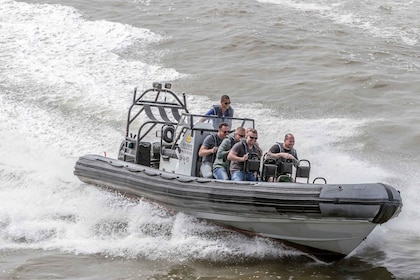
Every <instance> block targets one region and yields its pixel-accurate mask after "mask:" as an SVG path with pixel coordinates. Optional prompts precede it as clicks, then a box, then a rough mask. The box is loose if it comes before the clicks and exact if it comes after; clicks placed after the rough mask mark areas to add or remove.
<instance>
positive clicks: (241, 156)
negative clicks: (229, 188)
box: [227, 129, 261, 181]
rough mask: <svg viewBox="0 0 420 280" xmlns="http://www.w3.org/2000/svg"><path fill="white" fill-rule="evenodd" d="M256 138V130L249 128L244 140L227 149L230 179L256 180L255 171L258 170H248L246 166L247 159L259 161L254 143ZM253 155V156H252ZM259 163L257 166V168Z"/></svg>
mask: <svg viewBox="0 0 420 280" xmlns="http://www.w3.org/2000/svg"><path fill="white" fill-rule="evenodd" d="M257 139H258V132H257V130H255V129H250V130H249V131H248V133H247V135H246V140H245V141H243V140H242V141H240V142H238V143H236V144H235V145H233V147H232V149H231V150H230V151H229V154H228V156H227V159H228V160H230V161H231V162H230V174H231V177H232V181H256V180H257V178H256V177H255V173H256V172H258V170H249V169H247V168H246V167H247V166H246V163H247V161H250V160H251V159H252V160H257V164H258V162H259V158H260V156H261V155H260V154H259V151H258V147H257V145H255V143H256V142H257ZM254 157H255V158H254ZM258 167H259V165H258V166H257V168H258Z"/></svg>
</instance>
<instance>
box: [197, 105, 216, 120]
mask: <svg viewBox="0 0 420 280" xmlns="http://www.w3.org/2000/svg"><path fill="white" fill-rule="evenodd" d="M204 115H206V116H214V115H216V112H215V111H214V108H211V109H210V110H209V111H208V112H207V113H205V114H204ZM206 120H207V118H206V117H201V118H200V120H199V121H200V122H204V121H206Z"/></svg>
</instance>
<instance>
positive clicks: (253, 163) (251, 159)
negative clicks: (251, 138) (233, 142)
mask: <svg viewBox="0 0 420 280" xmlns="http://www.w3.org/2000/svg"><path fill="white" fill-rule="evenodd" d="M241 143H242V145H244V148H245V153H246V154H248V160H247V161H246V162H244V168H245V170H246V171H248V172H255V171H259V169H260V156H259V154H258V148H257V146H255V145H252V149H250V148H249V147H248V144H247V143H246V140H244V139H242V140H241Z"/></svg>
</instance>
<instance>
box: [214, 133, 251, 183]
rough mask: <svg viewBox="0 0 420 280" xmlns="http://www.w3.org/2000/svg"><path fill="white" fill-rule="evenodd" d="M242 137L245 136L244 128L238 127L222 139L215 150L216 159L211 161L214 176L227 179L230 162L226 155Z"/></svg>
mask: <svg viewBox="0 0 420 280" xmlns="http://www.w3.org/2000/svg"><path fill="white" fill-rule="evenodd" d="M243 138H245V128H243V127H238V128H236V129H235V131H234V132H232V133H231V134H230V135H229V136H228V137H227V138H225V139H223V141H222V143H221V144H220V146H219V148H218V150H217V153H216V159H215V161H214V163H213V176H214V178H216V179H219V180H229V164H230V162H229V161H228V160H227V155H228V153H229V150H230V148H232V146H233V145H234V144H235V143H237V142H239V141H241V139H243Z"/></svg>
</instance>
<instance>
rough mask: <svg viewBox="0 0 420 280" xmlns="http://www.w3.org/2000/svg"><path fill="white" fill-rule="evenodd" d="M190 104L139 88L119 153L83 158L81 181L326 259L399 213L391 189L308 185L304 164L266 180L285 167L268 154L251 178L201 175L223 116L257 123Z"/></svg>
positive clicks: (158, 86) (78, 168)
mask: <svg viewBox="0 0 420 280" xmlns="http://www.w3.org/2000/svg"><path fill="white" fill-rule="evenodd" d="M186 103H187V102H186V96H185V93H183V94H180V95H178V94H176V93H175V92H174V91H172V89H171V84H170V83H158V82H155V83H153V86H152V87H151V88H150V89H147V90H145V91H143V92H141V93H139V92H138V91H137V89H134V93H133V100H132V104H131V106H130V107H129V109H128V116H127V125H126V135H125V139H123V141H122V143H121V145H120V148H119V151H118V158H108V157H105V156H102V155H95V154H88V155H84V156H82V157H80V158H79V159H78V160H77V162H76V165H75V170H74V174H75V175H76V176H77V177H78V178H79V179H80V180H81V181H82V182H84V183H87V184H93V185H96V186H100V187H106V188H108V189H111V190H114V191H118V192H121V193H124V194H127V195H131V196H133V195H134V196H137V197H141V198H145V199H147V200H150V201H153V202H156V203H158V204H160V205H161V206H163V207H165V208H167V209H170V210H171V211H176V212H183V213H185V214H188V215H192V216H194V217H197V218H199V219H205V220H208V221H210V222H213V223H216V224H219V225H222V226H226V227H229V228H231V229H235V230H238V231H240V232H245V233H250V234H255V235H259V236H263V237H268V238H274V239H277V240H280V241H283V242H285V243H286V244H289V245H292V246H295V247H296V248H299V249H302V250H305V251H306V252H309V253H310V254H311V255H313V256H315V257H317V258H319V259H322V260H328V261H329V260H337V259H340V258H343V257H345V256H347V255H348V254H350V253H351V252H352V251H353V250H354V249H355V248H356V247H358V246H359V244H360V243H362V242H363V240H364V239H365V238H366V237H367V236H368V235H369V234H370V233H371V232H372V230H373V229H374V228H375V227H376V226H378V225H381V224H383V223H386V222H387V221H389V220H390V219H392V218H394V217H396V216H398V214H399V213H400V211H401V209H402V199H401V196H400V193H399V191H398V190H396V189H395V188H394V187H392V186H390V185H388V184H383V183H363V184H360V183H358V184H328V183H327V181H326V180H325V179H324V178H315V179H314V180H313V181H312V182H309V178H310V169H311V166H310V162H309V161H308V160H301V161H299V162H297V163H296V162H294V163H292V164H291V165H289V166H287V164H285V166H283V167H282V168H286V169H287V170H290V175H288V176H290V177H291V179H292V180H290V181H291V182H282V180H269V179H268V178H277V176H278V175H279V174H280V171H279V168H280V167H279V165H278V164H273V162H269V161H263V160H261V161H260V162H259V168H260V169H259V170H258V174H260V180H258V181H255V182H249V181H240V182H238V181H230V180H216V179H208V178H203V177H200V172H199V166H200V158H199V156H198V150H199V148H200V145H201V144H202V142H203V140H204V138H205V137H206V136H207V135H209V134H213V133H216V132H217V127H218V124H219V123H220V122H226V123H228V124H229V125H230V128H236V127H245V128H248V127H254V120H253V119H250V118H236V117H232V118H228V117H226V118H220V117H217V116H204V115H200V114H192V113H190V112H189V111H188V109H187V104H186ZM203 120H204V121H203ZM282 176H283V175H282ZM279 178H280V176H279Z"/></svg>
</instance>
